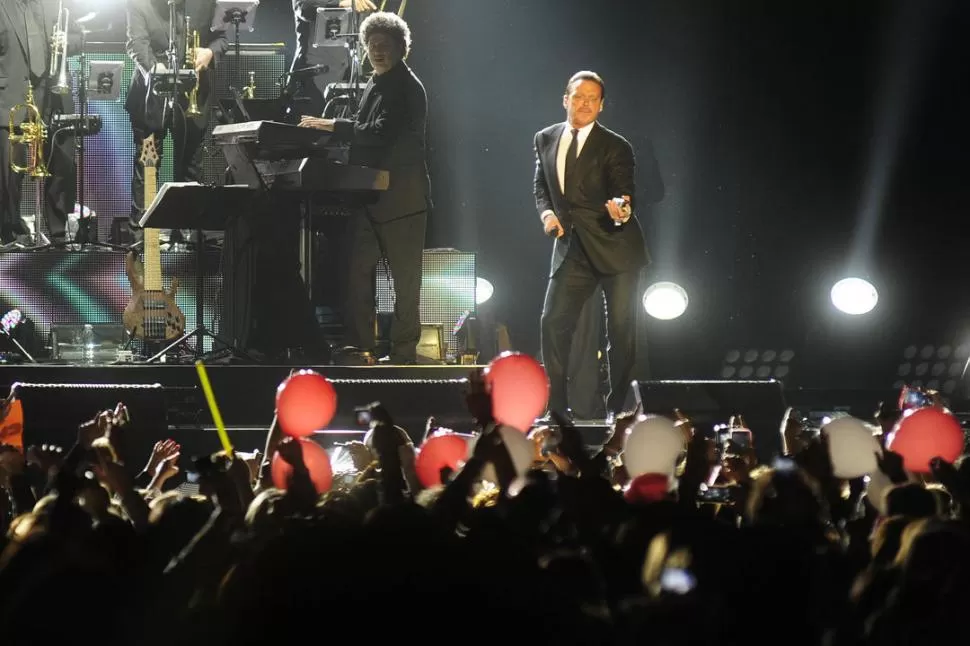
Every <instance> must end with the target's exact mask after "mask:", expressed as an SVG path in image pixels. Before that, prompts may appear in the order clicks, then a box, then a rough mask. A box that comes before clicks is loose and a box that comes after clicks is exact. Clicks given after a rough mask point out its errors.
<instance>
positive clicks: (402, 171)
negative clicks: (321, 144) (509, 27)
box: [334, 61, 431, 222]
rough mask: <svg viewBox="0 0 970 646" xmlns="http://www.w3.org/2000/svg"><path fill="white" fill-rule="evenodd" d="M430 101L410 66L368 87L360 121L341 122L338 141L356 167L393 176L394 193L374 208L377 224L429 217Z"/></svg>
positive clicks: (373, 79) (372, 81)
mask: <svg viewBox="0 0 970 646" xmlns="http://www.w3.org/2000/svg"><path fill="white" fill-rule="evenodd" d="M427 121H428V97H427V95H426V94H425V91H424V85H422V84H421V81H419V80H418V77H417V76H415V75H414V73H413V72H412V71H411V68H410V67H408V66H407V64H406V63H405V62H404V61H401V62H400V63H398V64H397V65H395V66H394V67H393V68H392V69H391V70H389V71H388V72H387V73H385V74H382V75H381V76H373V77H371V79H370V80H369V81H368V82H367V85H366V86H365V87H364V92H363V94H362V96H361V101H360V110H359V111H358V114H357V118H356V119H355V120H354V121H350V120H347V119H337V121H336V123H335V126H334V135H335V137H336V138H337V139H338V140H341V139H342V140H349V141H350V142H351V146H350V163H351V164H354V165H358V166H368V167H371V168H381V169H384V170H386V171H388V172H389V173H390V186H389V187H388V190H386V191H381V192H380V193H381V195H380V197H379V198H378V201H377V203H376V204H375V205H374V206H372V207H371V208H370V213H371V216H372V217H373V218H374V220H375V221H376V222H389V221H391V220H396V219H398V218H401V217H405V216H408V215H413V214H415V213H419V212H423V211H427V210H428V209H429V208H430V207H431V204H430V195H431V180H430V178H429V176H428V164H427V145H426V133H427Z"/></svg>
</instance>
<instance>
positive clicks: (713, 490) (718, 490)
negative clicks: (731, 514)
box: [697, 487, 731, 503]
mask: <svg viewBox="0 0 970 646" xmlns="http://www.w3.org/2000/svg"><path fill="white" fill-rule="evenodd" d="M697 500H698V502H708V503H724V502H731V489H729V488H728V487H707V488H706V489H701V490H699V491H698V492H697Z"/></svg>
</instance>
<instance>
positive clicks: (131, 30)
mask: <svg viewBox="0 0 970 646" xmlns="http://www.w3.org/2000/svg"><path fill="white" fill-rule="evenodd" d="M127 24H128V28H127V42H126V43H125V51H126V52H127V53H128V56H129V57H130V58H131V59H132V60H133V61H135V64H136V65H137V66H138V69H139V71H141V73H142V74H143V75H145V76H147V75H148V74H150V73H151V72H152V71H153V70H154V69H155V63H156V62H157V61H156V59H155V52H154V51H152V44H151V38H150V36H149V33H148V24H147V23H146V22H145V14H144V13H143V12H142V8H141V6H140V3H138V2H137V1H136V0H128V23H127Z"/></svg>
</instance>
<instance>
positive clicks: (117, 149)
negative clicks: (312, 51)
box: [20, 43, 285, 240]
mask: <svg viewBox="0 0 970 646" xmlns="http://www.w3.org/2000/svg"><path fill="white" fill-rule="evenodd" d="M239 59H240V61H241V64H240V65H239V67H238V69H239V70H240V74H239V77H241V78H242V79H244V81H245V82H247V83H248V80H249V70H254V71H255V73H256V79H255V80H256V98H274V97H276V96H279V81H280V76H281V75H282V73H283V71H284V69H285V53H284V47H283V45H282V44H278V45H260V44H242V45H241V46H240V56H239ZM87 60H88V62H89V63H90V62H94V61H110V62H120V63H124V72H123V75H122V79H121V95H120V96H119V98H118V99H117V100H115V101H102V100H89V101H88V112H89V113H90V114H96V115H100V117H101V122H102V129H101V132H100V133H98V134H97V135H94V136H90V137H85V139H84V148H85V154H84V166H85V169H84V171H85V172H84V180H85V198H84V202H85V206H86V207H88V208H90V209H92V210H94V212H95V213H96V214H97V218H98V238H99V239H100V240H107V239H108V238H109V235H110V232H111V223H112V220H113V219H114V218H120V217H127V216H128V213H129V210H130V208H131V188H130V187H131V172H132V161H133V159H134V155H135V150H136V146H135V142H134V139H133V138H132V134H131V123H130V122H129V121H128V113H127V112H125V98H126V97H127V93H128V86H129V84H130V83H131V76H132V74H134V73H135V64H134V62H133V61H132V60H131V59H130V58H128V56H127V55H126V54H125V45H124V43H89V44H88V51H87ZM236 69H237V68H236V66H235V55H234V52H230V53H229V54H228V55H227V57H226V59H225V60H224V61H223V64H222V65H221V66H220V67H219V68H218V70H217V75H216V88H217V95H218V96H219V97H220V98H228V97H229V95H230V94H229V89H228V87H229V82H228V79H229V74H230V71H232V72H233V73H235V71H236ZM68 70H69V73H70V76H71V78H72V79H73V82H72V87H73V88H74V90H75V105H76V106H77V107H78V108H79V107H80V106H79V105H78V103H77V86H78V78H79V71H80V62H79V59H78V57H76V56H75V57H71V58H70V59H68ZM233 75H235V74H233ZM215 122H216V120H215V119H211V120H210V124H209V133H207V134H206V138H205V141H204V143H203V146H204V148H203V173H204V181H205V182H207V183H212V184H222V183H224V178H223V175H224V171H225V158H224V157H223V156H222V152H221V151H220V150H219V149H218V147H217V146H214V145H213V144H212V139H211V130H212V128H213V127H215ZM170 181H172V137H171V135H169V136H167V137H166V138H165V141H164V143H163V146H162V165H161V167H160V169H159V173H158V182H159V185H161V184H162V183H164V182H170ZM23 195H24V199H23V201H22V202H21V209H20V210H21V213H23V214H24V215H31V214H32V213H33V212H34V211H35V200H34V199H33V196H34V183H33V180H30V179H26V180H25V181H24V191H23ZM45 227H46V223H41V230H42V231H45V232H46V228H45Z"/></svg>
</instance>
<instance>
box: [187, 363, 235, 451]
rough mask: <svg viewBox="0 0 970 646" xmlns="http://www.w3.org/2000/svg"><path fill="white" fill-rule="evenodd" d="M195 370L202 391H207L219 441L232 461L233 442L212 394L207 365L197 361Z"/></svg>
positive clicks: (206, 396)
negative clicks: (206, 369)
mask: <svg viewBox="0 0 970 646" xmlns="http://www.w3.org/2000/svg"><path fill="white" fill-rule="evenodd" d="M195 369H196V371H197V372H198V373H199V381H200V382H202V390H204V391H205V398H206V400H207V401H208V402H209V412H211V413H212V421H214V422H215V423H216V432H217V433H219V441H220V442H222V448H223V449H225V451H226V455H228V456H229V457H230V459H231V458H235V457H236V456H235V453H234V452H233V450H232V442H230V441H229V435H228V434H227V433H226V425H225V424H223V423H222V415H221V414H220V413H219V405H218V404H216V396H215V395H214V394H213V393H212V384H210V383H209V375H208V373H206V371H205V364H203V363H202V362H201V361H196V362H195Z"/></svg>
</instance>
